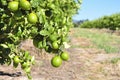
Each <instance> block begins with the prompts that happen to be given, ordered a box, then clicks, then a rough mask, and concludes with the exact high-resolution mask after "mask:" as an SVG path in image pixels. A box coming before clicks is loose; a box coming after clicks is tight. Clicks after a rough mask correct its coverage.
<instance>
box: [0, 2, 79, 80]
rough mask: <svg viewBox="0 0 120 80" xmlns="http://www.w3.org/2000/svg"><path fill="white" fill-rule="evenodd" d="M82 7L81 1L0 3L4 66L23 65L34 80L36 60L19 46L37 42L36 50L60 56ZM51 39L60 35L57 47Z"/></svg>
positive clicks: (0, 58)
mask: <svg viewBox="0 0 120 80" xmlns="http://www.w3.org/2000/svg"><path fill="white" fill-rule="evenodd" d="M16 3H17V4H16ZM80 4H81V0H28V1H27V0H0V63H1V64H5V63H7V64H8V65H10V64H11V63H13V66H14V67H15V68H16V67H17V66H19V65H21V68H22V69H23V70H24V71H25V72H26V73H27V75H28V78H29V79H31V76H30V68H31V65H32V64H34V56H31V55H30V53H29V52H28V51H24V50H21V49H19V46H18V45H19V43H20V42H21V41H23V40H26V39H28V38H29V39H33V44H34V45H35V47H37V48H39V49H45V50H46V51H47V52H49V53H50V52H52V53H57V54H58V55H59V54H60V53H62V52H63V49H64V45H63V43H64V42H66V39H67V35H68V32H69V29H70V27H71V26H72V16H73V15H74V14H75V13H77V10H78V9H79V5H80ZM14 5H15V6H14ZM31 13H32V14H31ZM50 35H55V36H56V35H57V37H56V39H54V40H55V42H56V43H53V42H54V41H52V40H50ZM53 44H54V45H53ZM56 45H57V48H53V46H56ZM16 57H17V58H16Z"/></svg>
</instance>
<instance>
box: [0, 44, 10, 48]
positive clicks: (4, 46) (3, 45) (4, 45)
mask: <svg viewBox="0 0 120 80" xmlns="http://www.w3.org/2000/svg"><path fill="white" fill-rule="evenodd" d="M0 46H2V47H3V48H9V47H8V46H7V45H6V44H0Z"/></svg>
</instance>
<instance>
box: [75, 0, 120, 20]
mask: <svg viewBox="0 0 120 80" xmlns="http://www.w3.org/2000/svg"><path fill="white" fill-rule="evenodd" d="M118 12H120V0H83V1H82V5H81V9H80V10H79V11H78V13H79V14H77V15H74V16H73V20H81V19H89V20H93V19H96V18H99V17H101V16H104V15H111V14H114V13H118Z"/></svg>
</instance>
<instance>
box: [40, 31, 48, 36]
mask: <svg viewBox="0 0 120 80" xmlns="http://www.w3.org/2000/svg"><path fill="white" fill-rule="evenodd" d="M40 34H41V35H43V36H47V35H50V33H49V31H47V30H41V31H40Z"/></svg>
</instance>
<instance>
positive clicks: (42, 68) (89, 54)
mask: <svg viewBox="0 0 120 80" xmlns="http://www.w3.org/2000/svg"><path fill="white" fill-rule="evenodd" d="M70 45H74V46H79V45H80V46H83V47H85V46H90V45H92V44H91V42H90V41H89V40H87V39H85V38H81V37H79V38H74V37H73V38H71V41H70ZM21 48H24V49H26V50H28V51H30V52H31V54H32V55H34V56H35V58H36V64H35V65H34V66H33V67H32V71H31V75H32V77H33V79H32V80H120V61H118V62H117V63H116V64H113V63H111V60H112V59H113V58H116V57H120V54H119V53H114V54H107V53H105V51H104V50H98V49H95V48H71V47H70V48H68V49H66V50H67V51H68V52H69V55H70V59H69V60H68V61H67V62H63V64H62V65H61V66H60V67H59V68H54V67H52V66H51V63H50V60H51V58H52V56H53V55H51V54H48V53H44V51H42V53H40V52H41V51H39V50H37V49H36V48H34V46H33V44H32V41H31V40H27V41H24V42H22V44H21ZM0 80H28V79H27V77H26V75H25V74H24V73H23V72H22V70H21V69H20V68H17V69H14V68H13V67H12V66H9V67H8V66H6V65H3V66H0Z"/></svg>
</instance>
